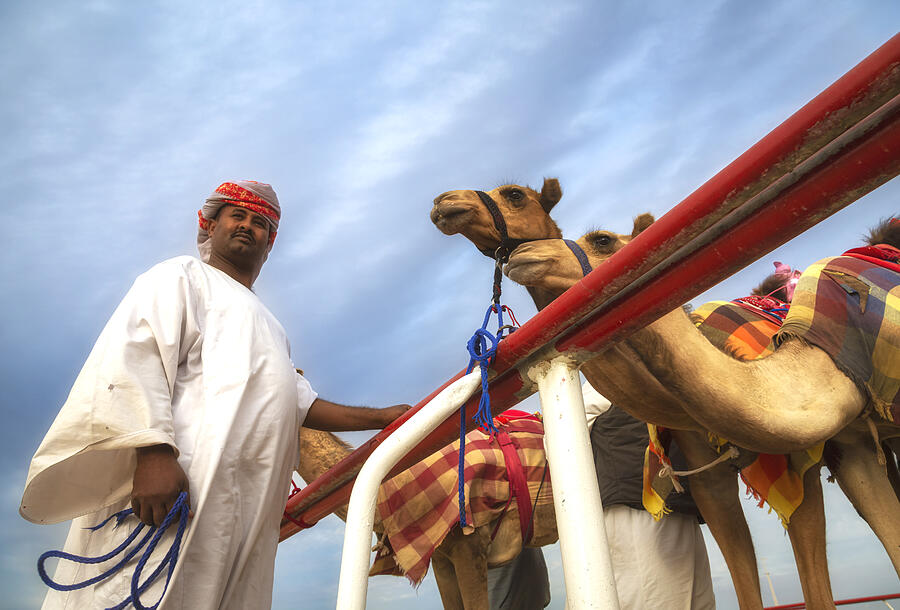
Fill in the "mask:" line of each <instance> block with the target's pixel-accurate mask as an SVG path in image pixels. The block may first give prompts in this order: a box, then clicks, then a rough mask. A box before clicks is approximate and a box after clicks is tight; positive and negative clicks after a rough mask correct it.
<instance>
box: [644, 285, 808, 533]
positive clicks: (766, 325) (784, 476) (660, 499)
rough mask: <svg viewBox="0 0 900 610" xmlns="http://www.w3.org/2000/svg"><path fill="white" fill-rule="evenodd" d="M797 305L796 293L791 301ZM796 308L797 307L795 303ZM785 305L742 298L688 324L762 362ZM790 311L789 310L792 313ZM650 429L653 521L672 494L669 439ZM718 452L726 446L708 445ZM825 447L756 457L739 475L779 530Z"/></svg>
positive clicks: (647, 495)
mask: <svg viewBox="0 0 900 610" xmlns="http://www.w3.org/2000/svg"><path fill="white" fill-rule="evenodd" d="M794 298H795V299H796V293H795V297H794ZM795 302H796V301H795ZM786 308H787V305H786V304H785V303H782V302H781V301H778V300H777V299H773V298H771V297H769V298H759V297H746V298H744V299H735V300H734V301H712V302H710V303H706V304H704V305H702V306H700V307H699V308H697V309H696V310H695V311H694V312H693V313H692V314H691V319H692V321H693V322H694V324H695V325H696V326H697V328H698V330H700V332H701V333H703V335H704V336H705V337H706V338H707V339H709V341H710V343H712V344H713V345H715V346H716V347H717V348H719V349H721V350H723V351H727V352H729V353H731V354H733V355H734V356H735V357H737V358H739V359H741V360H755V359H757V358H765V357H766V356H768V355H770V354H772V352H773V351H774V349H775V344H774V342H773V337H774V336H775V334H776V333H777V332H778V330H779V328H780V324H779V322H780V320H781V319H782V318H783V316H784V313H785V311H786ZM791 310H792V311H793V306H792V309H791ZM648 427H649V428H650V444H649V446H648V448H647V451H646V453H645V457H644V507H645V508H646V509H647V510H648V511H649V512H650V514H652V515H653V516H654V517H655V518H656V519H657V520H658V519H660V518H661V517H662V516H663V515H664V514H666V513H667V512H668V509H667V508H666V505H665V500H666V498H667V497H668V494H669V493H671V492H672V489H673V483H672V481H671V479H669V478H668V477H659V476H658V473H659V470H660V468H661V467H662V466H663V465H664V464H666V465H668V464H669V460H668V457H667V456H666V451H667V449H668V442H669V439H668V434H667V432H666V431H664V430H657V429H656V427H655V426H653V425H652V424H651V425H648ZM711 440H712V441H713V443H714V445H715V446H716V448H717V449H721V448H722V447H723V446H724V445H725V444H726V443H727V441H726V440H724V439H718V438H713V439H711ZM823 448H824V445H818V446H816V447H813V448H812V449H808V450H806V451H800V452H796V453H792V454H790V455H767V454H759V456H758V457H757V459H756V460H755V461H754V462H753V463H752V464H750V465H749V466H746V467H745V468H743V469H741V478H742V479H743V481H744V483H745V484H746V485H747V490H748V492H750V493H752V494H753V496H754V497H755V498H757V499H758V500H759V505H760V506H762V505H763V504H764V503H767V504H768V505H769V507H770V509H771V510H774V511H775V513H776V514H777V515H778V516H779V518H780V519H781V521H782V523H783V524H785V525H786V524H787V523H788V522H789V521H790V518H791V515H792V514H793V513H794V511H795V510H796V509H797V507H798V506H800V503H801V502H803V475H804V474H805V473H806V471H807V470H809V468H810V467H812V466H813V465H815V464H817V463H818V462H819V461H820V460H821V459H822V450H823Z"/></svg>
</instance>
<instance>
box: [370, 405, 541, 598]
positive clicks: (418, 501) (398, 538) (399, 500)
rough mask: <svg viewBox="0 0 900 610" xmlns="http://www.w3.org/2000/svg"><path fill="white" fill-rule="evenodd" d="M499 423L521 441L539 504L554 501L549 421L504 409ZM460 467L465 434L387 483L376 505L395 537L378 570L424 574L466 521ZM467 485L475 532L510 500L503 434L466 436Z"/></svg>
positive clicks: (527, 475)
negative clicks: (546, 445) (547, 443)
mask: <svg viewBox="0 0 900 610" xmlns="http://www.w3.org/2000/svg"><path fill="white" fill-rule="evenodd" d="M494 424H495V425H496V426H497V427H498V428H501V427H502V428H503V429H504V430H506V432H507V433H508V434H509V435H510V437H511V438H512V440H513V443H514V444H515V445H516V452H517V453H518V455H519V459H520V461H521V462H522V466H523V468H524V470H525V478H526V479H527V482H528V491H529V493H530V497H531V499H532V502H534V501H535V498H537V501H536V502H537V504H538V505H542V504H546V503H549V502H552V501H553V496H552V491H551V486H550V473H549V469H548V468H547V463H546V457H545V455H544V426H543V423H542V422H541V421H540V420H539V419H538V418H536V417H535V418H531V417H529V418H518V419H508V418H505V417H503V416H502V415H501V416H500V417H497V418H495V419H494ZM458 469H459V441H455V442H453V443H451V444H450V445H447V446H446V447H444V448H443V449H441V450H440V451H438V452H437V453H434V454H432V455H430V456H429V457H427V458H426V459H424V460H422V461H421V462H419V463H418V464H415V465H414V466H413V467H411V468H410V469H408V470H405V471H403V472H401V473H400V474H398V475H397V476H395V477H393V478H392V479H389V480H388V481H386V482H384V483H383V484H382V485H381V489H380V490H379V492H378V505H377V509H376V510H377V511H378V516H379V518H380V519H381V521H382V523H383V524H384V529H385V534H386V535H387V540H386V542H387V543H388V544H387V545H386V548H385V549H383V550H382V551H381V552H379V554H378V556H377V557H376V558H375V563H374V565H373V566H372V570H371V572H370V574H371V575H375V574H397V575H399V574H405V575H406V577H407V578H409V580H410V581H411V582H412V583H413V584H419V583H420V582H421V581H422V579H423V578H425V574H426V573H427V572H428V564H429V563H430V561H431V555H432V554H433V553H434V550H435V549H436V548H437V547H438V545H440V543H441V542H442V541H443V540H444V537H445V536H446V535H447V533H448V532H450V530H451V528H453V527H454V526H456V525H457V524H458V523H459V489H458V485H459V483H458V478H457V473H458ZM545 470H546V473H545ZM545 475H546V476H545ZM542 478H543V486H542V484H541V483H542ZM539 489H540V494H538V490H539ZM465 492H466V504H467V506H466V522H467V523H468V525H467V527H466V528H465V529H464V531H468V532H471V531H473V530H474V528H477V527H480V526H483V525H486V524H489V523H491V522H492V521H494V520H495V519H496V518H497V517H498V516H500V514H501V513H503V510H504V508H505V507H506V506H507V503H508V502H509V501H510V485H509V478H508V476H507V474H506V467H505V464H504V459H503V452H502V450H501V449H500V445H499V443H498V442H497V441H496V439H491V437H490V436H488V435H487V434H485V433H484V432H481V431H480V430H473V431H472V432H469V433H468V434H467V435H466V451H465ZM514 507H515V501H513V502H512V503H511V508H514ZM504 518H512V517H508V516H507V517H504Z"/></svg>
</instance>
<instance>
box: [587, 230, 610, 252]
mask: <svg viewBox="0 0 900 610" xmlns="http://www.w3.org/2000/svg"><path fill="white" fill-rule="evenodd" d="M591 241H592V242H594V245H596V246H599V247H601V248H602V247H605V246H608V245H609V244H611V243H612V237H610V236H609V235H604V234H603V233H600V234H598V235H594V236H593V237H592V238H591Z"/></svg>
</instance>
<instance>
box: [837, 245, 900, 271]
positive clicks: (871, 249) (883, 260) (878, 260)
mask: <svg viewBox="0 0 900 610" xmlns="http://www.w3.org/2000/svg"><path fill="white" fill-rule="evenodd" d="M844 256H852V257H853V258H858V259H860V260H864V261H866V262H869V263H872V264H874V265H879V266H881V267H884V268H885V269H890V270H891V271H896V272H897V273H900V264H897V261H898V259H900V252H898V251H897V248H894V247H893V246H889V245H887V244H879V245H877V246H865V247H862V248H853V249H852V250H847V251H846V252H844Z"/></svg>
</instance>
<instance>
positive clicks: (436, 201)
mask: <svg viewBox="0 0 900 610" xmlns="http://www.w3.org/2000/svg"><path fill="white" fill-rule="evenodd" d="M452 192H453V191H447V192H446V193H441V194H440V195H438V196H437V197H435V198H434V205H438V204H439V203H440V202H441V200H442V199H444V197H447V196H448V195H450V193H452Z"/></svg>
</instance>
